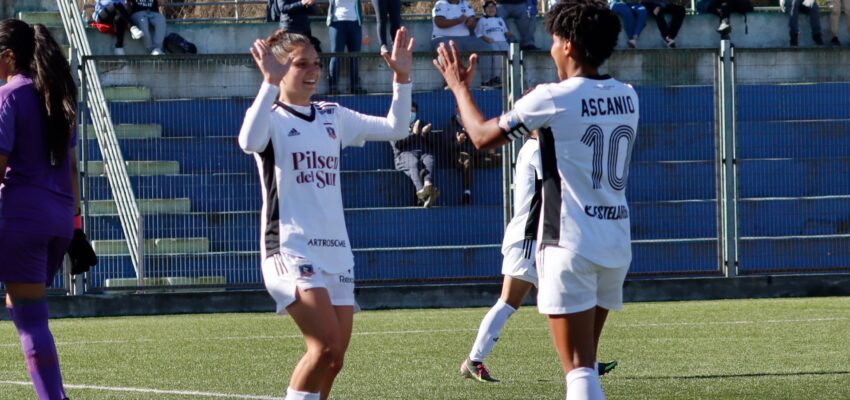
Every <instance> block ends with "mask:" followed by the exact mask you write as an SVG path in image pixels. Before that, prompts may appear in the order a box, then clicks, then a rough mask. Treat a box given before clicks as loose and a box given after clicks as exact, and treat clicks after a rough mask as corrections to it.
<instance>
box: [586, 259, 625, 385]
mask: <svg viewBox="0 0 850 400" xmlns="http://www.w3.org/2000/svg"><path fill="white" fill-rule="evenodd" d="M597 271H598V277H599V279H598V281H597V292H596V298H597V306H596V321H595V326H594V329H593V337H594V341H595V344H596V349H597V352H598V350H599V341H600V338H601V337H602V330H603V328H604V327H605V321H606V320H607V318H608V312H609V311H610V310H622V309H623V282H625V280H626V274H627V273H628V272H629V268H628V266H625V267H620V268H604V267H599V266H597ZM616 366H617V361H616V360H614V361H610V362H607V363H602V362H600V363H599V365H597V370H598V372H599V375H604V374H606V373H608V372H611V370H613V369H614V368H615V367H616Z"/></svg>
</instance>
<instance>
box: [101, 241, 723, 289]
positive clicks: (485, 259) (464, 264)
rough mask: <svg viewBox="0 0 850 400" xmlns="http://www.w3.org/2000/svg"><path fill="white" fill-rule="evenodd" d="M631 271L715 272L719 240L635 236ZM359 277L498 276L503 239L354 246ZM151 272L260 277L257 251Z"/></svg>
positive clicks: (123, 270) (171, 260) (105, 270)
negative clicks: (472, 243)
mask: <svg viewBox="0 0 850 400" xmlns="http://www.w3.org/2000/svg"><path fill="white" fill-rule="evenodd" d="M632 248H633V254H634V259H633V261H632V265H631V269H630V271H629V272H630V273H631V274H633V275H634V276H641V275H650V274H682V273H699V274H716V273H718V266H717V241H716V240H713V239H697V240H687V241H653V242H634V243H633V245H632ZM354 262H355V279H356V280H357V281H358V282H361V283H363V282H377V281H397V282H398V281H406V282H422V281H426V280H441V279H442V280H450V279H456V280H458V279H464V278H473V279H475V278H478V279H481V278H490V279H492V278H494V277H498V276H499V275H500V274H501V265H502V254H501V249H500V246H499V245H485V246H469V247H418V248H396V249H377V250H376V249H360V250H357V249H355V250H354ZM146 270H147V272H148V276H161V277H164V276H196V275H219V276H225V278H226V280H227V282H228V283H230V284H239V283H257V282H261V281H262V276H261V272H260V256H259V253H257V252H218V253H204V254H192V255H186V254H169V255H152V256H150V257H148V258H147V265H146ZM127 276H135V273H134V271H133V267H132V263H131V262H130V257H129V256H103V257H101V258H100V265H98V266H97V267H95V268H94V269H93V270H92V276H91V279H92V281H91V282H92V286H94V287H97V286H100V285H101V284H102V282H103V281H104V280H105V279H109V278H122V277H127Z"/></svg>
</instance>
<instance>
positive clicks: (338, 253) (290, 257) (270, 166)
mask: <svg viewBox="0 0 850 400" xmlns="http://www.w3.org/2000/svg"><path fill="white" fill-rule="evenodd" d="M412 49H413V39H412V38H410V39H408V34H407V30H406V29H405V28H401V29H399V31H398V32H397V34H396V38H395V41H393V49H392V53H391V54H390V53H388V52H383V53H382V54H381V55H382V56H383V58H384V60H385V61H386V63H387V65H388V66H389V67H390V69H391V70H392V71H393V74H394V77H393V98H392V103H391V105H390V110H389V113H388V114H387V116H386V117H374V116H368V115H363V114H360V113H357V112H355V111H352V110H349V109H347V108H344V107H341V106H339V105H338V104H336V103H326V102H311V101H310V98H311V96H312V95H313V94H314V93H315V92H316V87H317V86H318V84H319V78H320V76H321V74H322V67H321V66H322V61H321V60H320V59H319V55H318V54H317V53H316V50H315V48H314V47H313V45H312V43H311V42H310V39H309V38H308V37H306V36H303V35H300V34H295V33H287V32H286V31H283V30H278V31H277V32H275V33H274V34H272V36H271V37H269V38H268V39H266V40H257V41H256V42H255V43H254V46H253V47H252V48H251V55H252V56H253V57H254V61H255V62H256V63H257V66H258V67H259V68H260V72H261V73H262V75H263V83H262V85H261V86H260V91H259V94H258V95H257V98H256V100H254V103H253V104H252V105H251V107H250V108H249V109H248V111H247V113H246V115H245V121H244V122H243V124H242V129H241V131H240V132H239V145H240V147H241V148H242V149H243V150H244V151H245V152H246V153H251V154H253V155H254V157H255V159H256V161H257V166H258V169H259V174H260V181H261V182H260V183H261V188H262V192H263V196H264V201H263V207H262V214H261V223H260V227H261V240H260V253H261V257H262V270H263V280H264V282H265V286H266V289H267V290H268V291H269V293H270V294H271V296H272V297H273V298H274V300H275V302H276V303H277V312H278V313H279V314H289V315H291V316H292V319H293V320H294V321H295V323H296V324H297V325H298V328H299V329H300V330H301V333H302V334H303V335H304V340H305V342H306V345H307V352H306V353H305V354H304V356H303V357H302V358H301V360H300V361H299V362H298V364H297V365H296V366H295V370H294V371H292V376H291V378H290V381H289V388H288V389H287V391H286V400H302V399H304V400H318V399H320V398H321V399H327V398H328V395H329V393H330V391H331V385H332V384H333V381H334V378H336V376H337V374H338V373H339V372H340V370H341V369H342V365H343V357H344V355H345V352H346V350H347V348H348V343H349V340H350V339H351V330H352V322H353V317H354V308H355V301H354V272H353V268H354V255H353V254H352V252H351V247H350V241H349V239H348V232H347V231H346V227H345V219H344V214H343V207H342V193H341V190H340V181H339V179H340V152H341V150H342V148H344V147H347V146H362V145H363V144H364V142H365V141H367V140H380V141H390V140H398V139H402V138H404V137H405V136H407V135H408V120H409V119H410V107H411V86H412V85H411V83H410V70H411V67H412V64H413V57H412Z"/></svg>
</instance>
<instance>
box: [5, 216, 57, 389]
mask: <svg viewBox="0 0 850 400" xmlns="http://www.w3.org/2000/svg"><path fill="white" fill-rule="evenodd" d="M0 237H2V239H0V254H2V255H3V257H4V264H6V266H7V268H6V269H5V271H3V280H4V281H5V282H4V283H5V285H6V309H7V311H8V312H9V317H10V318H11V320H12V322H13V323H14V325H15V328H16V330H17V332H18V337H19V338H20V342H21V350H22V352H23V354H24V358H25V360H26V363H27V370H28V371H29V375H30V378H31V379H32V383H33V387H34V389H35V392H36V393H37V394H38V398H39V399H49V400H54V399H57V400H61V399H64V398H65V391H64V389H63V387H62V372H61V370H60V368H59V356H58V354H57V352H56V345H55V343H54V341H53V334H52V333H51V332H50V328H49V326H48V306H47V297H46V285H45V283H46V282H49V281H51V280H52V278H53V275H54V274H55V272H56V271H57V270H58V269H59V268H60V267H61V265H62V256H63V255H64V254H65V252H66V251H67V250H68V244H69V243H70V239H66V238H48V237H44V236H42V235H32V234H27V233H23V232H9V231H5V232H0ZM10 267H11V268H10Z"/></svg>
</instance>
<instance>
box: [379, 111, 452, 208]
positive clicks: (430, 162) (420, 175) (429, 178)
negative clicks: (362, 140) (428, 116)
mask: <svg viewBox="0 0 850 400" xmlns="http://www.w3.org/2000/svg"><path fill="white" fill-rule="evenodd" d="M418 111H419V106H418V105H417V104H416V103H415V102H414V103H413V104H412V105H411V107H410V112H411V114H410V136H408V137H406V138H404V139H401V140H396V141H392V142H390V145H391V146H392V148H393V159H394V161H395V169H396V170H399V171H401V172H404V174H405V175H407V176H408V177H409V178H410V180H411V181H413V187H415V188H416V198H417V201H418V203H417V204H418V205H422V206H424V207H425V208H428V207H431V206H432V205H434V202H435V201H436V200H437V197H439V196H440V190H439V189H437V187H436V186H434V183H433V182H434V178H433V177H434V143H433V138H432V136H431V124H427V123H425V122H424V121H422V119H421V117H420V116H419V115H418Z"/></svg>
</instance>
